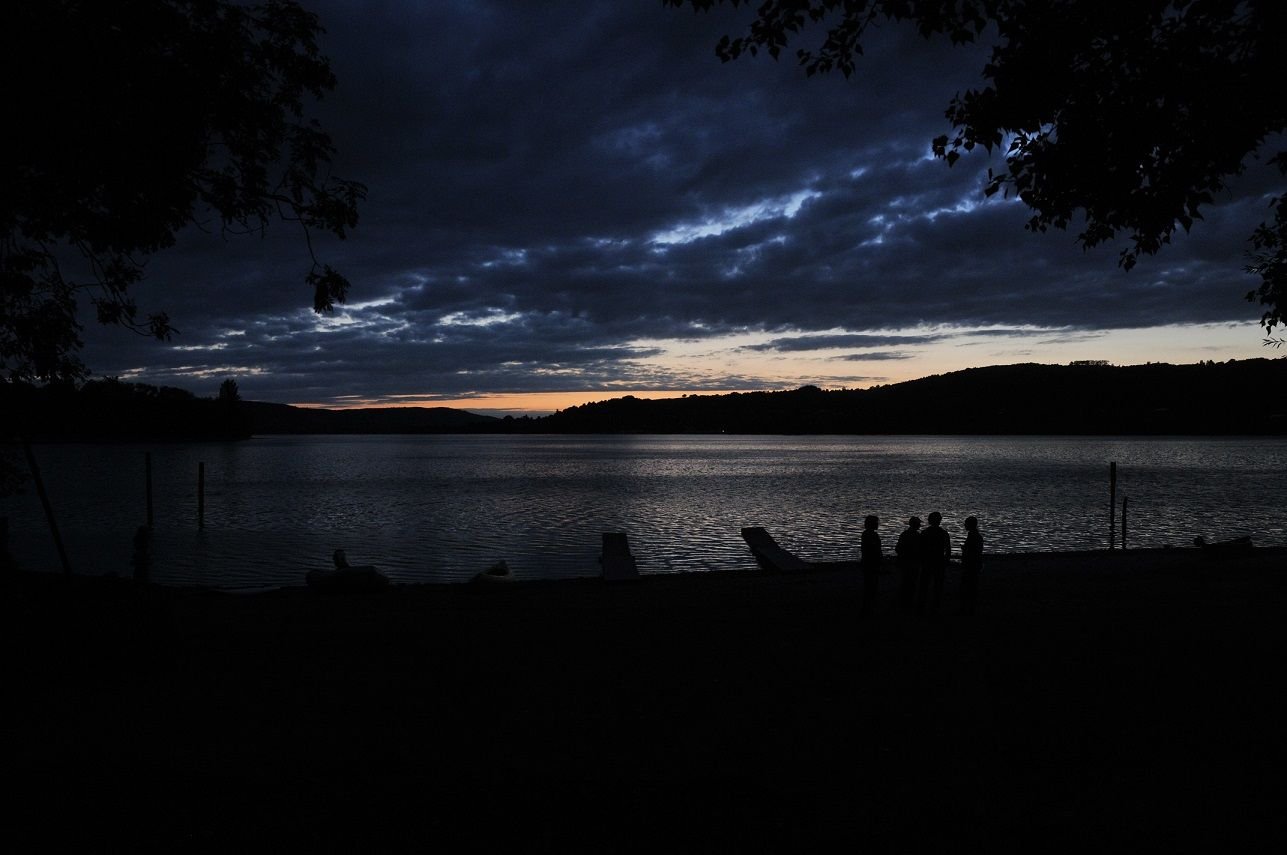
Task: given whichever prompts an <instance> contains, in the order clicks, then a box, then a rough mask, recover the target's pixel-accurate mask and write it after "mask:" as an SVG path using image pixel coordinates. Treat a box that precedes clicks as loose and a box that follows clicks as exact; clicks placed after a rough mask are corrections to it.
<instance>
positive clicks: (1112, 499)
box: [1108, 462, 1117, 550]
mask: <svg viewBox="0 0 1287 855" xmlns="http://www.w3.org/2000/svg"><path fill="white" fill-rule="evenodd" d="M1116 540H1117V463H1116V462H1113V463H1110V464H1108V548H1109V549H1110V550H1112V549H1115V548H1116V547H1117V543H1116Z"/></svg>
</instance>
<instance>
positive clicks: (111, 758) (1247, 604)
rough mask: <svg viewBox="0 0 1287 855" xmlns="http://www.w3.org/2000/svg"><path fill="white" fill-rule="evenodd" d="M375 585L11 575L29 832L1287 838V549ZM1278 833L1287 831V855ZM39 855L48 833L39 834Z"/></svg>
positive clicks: (1229, 843)
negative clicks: (962, 565) (865, 600)
mask: <svg viewBox="0 0 1287 855" xmlns="http://www.w3.org/2000/svg"><path fill="white" fill-rule="evenodd" d="M883 585H884V590H883V591H882V599H881V601H880V603H879V606H878V608H877V610H876V613H875V614H874V616H872V617H870V618H866V619H863V618H859V617H857V614H856V613H857V605H858V602H857V599H858V596H859V590H860V582H859V579H858V578H857V576H856V575H855V574H852V573H846V572H838V571H830V572H815V573H809V574H802V575H793V576H770V575H752V574H737V575H728V574H719V575H714V574H710V575H692V576H677V577H653V578H647V579H644V580H642V581H640V582H637V583H630V584H619V585H607V584H604V583H602V582H600V581H597V580H586V581H577V582H530V583H514V584H511V585H495V586H491V587H489V588H486V589H478V588H474V587H470V586H423V587H399V588H394V589H391V590H389V591H387V592H385V593H381V594H376V595H368V596H324V595H316V594H313V593H311V592H309V591H306V590H302V589H300V590H289V591H281V592H275V593H265V594H256V595H242V596H237V595H230V594H218V593H210V592H192V591H176V590H166V589H159V588H148V587H144V588H136V587H135V586H133V585H132V584H130V583H128V582H124V581H115V580H95V579H73V580H63V579H61V578H60V577H57V576H47V575H35V574H33V575H19V576H17V577H11V578H9V579H7V580H6V581H5V587H6V591H5V594H4V603H3V607H4V614H5V626H6V630H7V635H8V638H9V641H8V645H7V647H8V654H9V656H8V659H9V660H10V662H11V667H10V668H8V669H7V678H6V681H7V682H8V684H9V685H8V687H7V688H8V689H9V691H8V692H7V695H8V700H7V701H6V702H5V704H6V706H7V707H8V713H9V714H8V715H7V716H6V717H7V718H8V719H9V721H10V722H11V723H10V725H9V726H8V727H7V728H6V730H7V737H8V738H7V740H6V741H7V743H8V745H7V748H6V752H5V753H6V762H5V767H6V771H7V772H8V775H7V776H6V777H7V778H8V782H9V785H10V786H9V788H8V789H9V790H10V793H11V795H10V797H9V798H8V799H7V801H8V804H9V808H10V812H11V818H10V820H9V821H8V822H7V823H6V834H7V835H8V836H9V838H10V839H17V840H21V841H24V842H28V843H32V844H35V845H37V846H39V847H40V848H41V849H51V848H53V847H54V846H55V844H59V843H61V842H66V841H79V842H81V843H85V844H89V846H90V847H92V848H93V849H95V850H101V849H107V848H109V847H110V849H111V850H112V851H116V850H117V849H119V848H121V847H125V846H131V847H132V846H136V845H139V844H145V843H154V844H155V843H159V844H161V845H163V846H167V847H173V848H175V849H176V850H177V851H191V850H194V849H205V848H214V847H216V846H223V845H226V844H244V843H250V844H260V845H278V844H283V843H284V844H287V845H289V846H290V847H291V848H303V847H310V848H321V849H325V850H336V849H352V848H354V847H355V846H362V847H363V848H364V850H365V851H387V850H390V849H398V848H404V847H405V848H411V847H415V848H416V849H424V848H428V847H435V848H441V849H443V850H445V851H459V850H463V849H478V850H490V851H495V849H496V845H497V844H498V843H500V842H502V841H503V842H507V843H510V844H517V845H521V846H522V847H523V848H524V849H525V850H536V851H541V850H550V849H563V848H567V847H568V846H570V845H574V844H577V843H580V844H581V845H583V846H594V847H596V848H598V849H600V850H602V851H613V850H618V849H630V848H636V847H640V846H648V847H650V848H654V849H665V850H671V851H693V850H703V851H705V850H710V851H727V852H745V851H789V850H804V849H809V848H820V847H821V845H828V848H830V845H829V844H836V843H840V844H844V845H846V846H847V847H875V848H879V849H882V850H889V849H897V850H903V851H907V850H912V851H915V850H918V849H922V848H927V847H930V846H933V847H934V848H936V849H948V850H962V851H965V850H974V849H976V848H978V847H979V846H982V845H991V846H995V845H998V844H1009V845H1013V846H1022V847H1024V848H1029V849H1051V848H1058V849H1078V850H1085V851H1092V850H1104V849H1111V850H1135V849H1141V848H1143V849H1165V850H1169V851H1212V850H1229V849H1232V848H1235V847H1238V848H1241V847H1243V846H1245V845H1248V844H1250V843H1251V842H1252V841H1261V842H1267V841H1269V840H1274V841H1277V843H1281V841H1282V840H1283V839H1284V835H1283V832H1284V828H1285V821H1284V817H1285V816H1287V803H1285V802H1284V800H1283V794H1284V792H1285V791H1287V787H1284V784H1283V779H1284V776H1287V769H1285V768H1284V760H1285V759H1287V750H1285V749H1287V707H1285V706H1284V704H1283V700H1282V697H1283V695H1284V692H1283V691H1282V689H1283V685H1284V673H1287V667H1285V665H1287V662H1285V659H1287V657H1285V656H1284V653H1285V652H1287V621H1285V620H1284V618H1285V616H1287V550H1263V549H1261V550H1257V551H1256V552H1255V553H1254V554H1252V555H1250V556H1247V557H1239V558H1230V559H1227V560H1222V561H1212V560H1204V559H1203V557H1202V556H1200V555H1199V554H1197V553H1196V551H1195V550H1175V551H1169V552H1151V553H1143V552H1140V553H1129V554H1126V555H1122V554H1120V553H1118V554H1116V555H1112V556H1109V555H1107V554H1105V553H1098V554H1081V555H1045V556H1009V557H996V558H993V559H991V560H990V561H989V563H988V566H987V568H986V569H985V576H984V588H983V600H982V608H981V611H980V613H979V614H978V615H977V616H975V617H972V618H966V617H960V616H957V615H956V614H955V610H956V597H955V594H956V579H955V578H954V574H953V578H949V587H948V597H947V599H946V601H945V603H944V608H943V611H942V613H941V614H940V615H938V616H932V617H923V616H916V615H909V614H906V613H904V612H902V611H900V610H899V609H898V608H897V607H896V605H895V603H894V602H893V599H894V598H893V596H892V588H893V585H894V578H893V577H892V576H887V577H885V580H884V582H883ZM1277 843H1275V844H1274V846H1273V848H1275V849H1276V848H1277ZM23 851H29V850H23Z"/></svg>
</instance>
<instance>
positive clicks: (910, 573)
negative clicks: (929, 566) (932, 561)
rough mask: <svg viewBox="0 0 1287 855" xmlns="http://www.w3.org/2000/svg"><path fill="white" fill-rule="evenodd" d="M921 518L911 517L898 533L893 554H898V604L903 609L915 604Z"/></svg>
mask: <svg viewBox="0 0 1287 855" xmlns="http://www.w3.org/2000/svg"><path fill="white" fill-rule="evenodd" d="M920 535H921V518H920V517H912V518H911V519H909V520H908V521H907V528H905V529H903V531H902V534H900V535H898V543H897V544H895V545H894V554H896V555H897V556H898V604H899V605H901V606H902V607H903V608H905V609H911V608H912V607H913V606H915V605H916V577H917V576H918V575H919V574H920V570H921V545H920Z"/></svg>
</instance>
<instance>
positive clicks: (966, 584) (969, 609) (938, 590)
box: [862, 511, 983, 615]
mask: <svg viewBox="0 0 1287 855" xmlns="http://www.w3.org/2000/svg"><path fill="white" fill-rule="evenodd" d="M942 522H943V515H942V514H940V513H939V512H938V511H934V512H933V513H932V514H930V515H929V525H928V526H927V527H926V528H924V529H922V528H921V519H920V517H912V518H911V519H909V520H908V521H907V528H906V529H904V530H903V532H902V533H901V534H900V535H898V543H897V544H896V545H895V546H894V554H895V555H896V556H897V564H898V575H899V582H898V602H899V605H901V606H902V607H903V608H905V609H907V610H909V611H910V610H913V609H914V610H915V611H917V612H921V613H924V612H926V611H931V612H937V611H938V609H939V604H940V602H941V601H942V599H943V582H944V579H945V577H946V576H947V565H948V562H949V561H951V559H952V538H951V537H950V536H949V535H948V533H947V532H946V531H945V530H944V529H943V526H942ZM879 526H880V518H879V517H877V516H874V515H872V516H868V517H867V518H866V520H864V522H863V532H862V571H863V597H862V611H863V613H864V614H867V613H869V612H870V611H871V610H872V608H873V607H874V606H875V604H876V592H877V589H878V587H879V579H880V565H881V560H882V558H883V554H882V552H881V543H880V535H879V534H878V533H877V531H876V529H877V528H878V527H879ZM982 572H983V536H982V535H981V534H979V520H978V518H977V517H966V518H965V543H964V544H962V546H961V614H966V615H972V614H974V611H975V609H976V608H977V607H978V599H979V576H980V575H981V574H982Z"/></svg>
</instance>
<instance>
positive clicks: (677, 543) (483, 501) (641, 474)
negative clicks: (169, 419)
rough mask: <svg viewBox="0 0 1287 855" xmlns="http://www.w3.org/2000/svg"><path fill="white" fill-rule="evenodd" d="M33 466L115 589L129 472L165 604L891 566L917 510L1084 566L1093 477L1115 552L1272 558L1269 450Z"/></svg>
mask: <svg viewBox="0 0 1287 855" xmlns="http://www.w3.org/2000/svg"><path fill="white" fill-rule="evenodd" d="M35 451H36V455H37V458H38V461H39V463H40V466H41V468H42V471H43V473H44V476H45V480H46V482H47V485H48V490H49V494H50V499H51V501H52V504H53V507H54V510H55V512H56V514H57V519H58V523H59V525H60V527H61V529H62V531H63V534H64V539H65V540H66V542H67V544H68V552H69V554H70V558H71V561H72V564H73V567H74V569H75V570H76V572H80V573H104V572H112V571H114V572H117V573H120V574H122V575H128V574H129V572H130V565H129V562H130V556H131V547H130V540H131V536H132V534H133V531H134V529H135V528H136V527H137V526H138V525H140V524H141V523H143V522H144V521H145V478H144V452H145V451H150V452H151V455H152V471H153V485H154V486H153V489H154V510H155V532H156V534H155V540H154V549H153V555H154V559H153V578H154V579H155V580H156V581H161V582H168V583H175V584H201V585H211V586H219V587H243V586H244V587H254V586H275V585H295V584H302V582H303V578H304V574H305V573H306V572H308V571H309V570H310V569H314V568H318V567H328V566H330V555H331V552H332V551H333V550H335V549H337V548H343V549H345V550H346V551H347V553H348V556H349V559H350V561H351V562H352V563H354V564H368V563H371V564H376V565H378V566H380V567H381V568H382V569H384V570H385V571H386V572H387V573H388V574H389V575H390V577H391V578H393V579H394V580H395V581H402V582H416V581H426V582H427V581H435V582H437V581H461V580H465V579H467V578H469V577H470V576H472V575H473V574H474V573H476V572H478V571H480V570H483V569H485V568H486V567H488V566H489V565H491V564H492V563H494V562H496V561H498V560H500V559H505V560H506V561H508V562H509V565H510V567H511V568H513V570H514V572H515V574H516V575H517V576H518V577H520V578H549V577H573V576H592V575H595V574H596V573H597V570H598V565H597V557H598V554H599V546H600V533H601V532H605V531H625V532H628V533H629V536H630V544H631V547H632V550H633V551H634V553H635V555H636V557H637V559H638V564H639V568H640V570H641V572H644V573H683V572H697V571H705V570H751V569H753V568H754V566H755V565H754V562H753V560H752V558H751V555H750V552H749V551H748V550H747V548H746V546H745V544H744V543H743V541H742V539H741V537H740V534H739V530H740V529H741V528H742V527H743V526H750V525H761V526H765V527H766V528H767V529H768V530H769V531H770V532H771V533H772V534H773V535H774V536H775V537H776V538H777V540H778V542H779V543H781V544H782V545H783V546H784V547H786V548H788V549H792V550H793V551H796V552H798V553H799V554H801V555H802V556H804V557H806V558H811V559H815V560H843V559H853V558H856V557H857V539H858V532H859V530H860V529H861V525H862V516H863V515H865V514H868V513H875V514H878V515H879V516H880V517H881V520H882V524H881V533H882V536H883V538H884V541H885V546H886V548H887V549H889V548H891V547H892V545H893V542H894V540H895V539H896V537H897V534H898V532H899V531H900V530H901V529H902V527H903V524H904V523H905V521H906V519H907V517H909V516H910V515H912V514H916V515H918V516H920V517H922V518H924V517H925V516H926V515H927V514H928V513H929V512H930V511H933V510H939V511H941V512H942V513H943V516H944V526H945V527H946V528H947V529H948V531H949V532H950V533H951V534H952V538H953V542H954V544H955V545H956V546H957V547H958V548H959V545H960V541H961V540H962V539H963V537H964V531H963V529H962V526H961V521H962V520H963V519H964V518H965V517H966V516H968V515H970V514H974V515H975V516H977V517H978V518H979V520H980V527H981V530H982V532H983V536H984V539H985V542H986V545H987V549H988V551H1002V552H1010V551H1031V550H1038V551H1039V550H1069V549H1093V548H1103V547H1106V546H1107V542H1108V512H1109V501H1108V495H1109V493H1108V470H1109V461H1116V462H1117V464H1118V492H1117V496H1118V501H1119V505H1120V501H1121V499H1122V498H1123V497H1129V500H1130V506H1129V507H1130V515H1129V532H1128V537H1129V541H1128V543H1129V545H1131V546H1141V547H1142V546H1163V545H1168V544H1171V545H1182V544H1184V545H1187V544H1188V543H1190V542H1191V541H1192V539H1193V536H1194V535H1195V534H1203V535H1206V536H1207V537H1208V539H1220V538H1224V537H1231V536H1236V535H1242V534H1250V535H1252V536H1253V537H1254V538H1255V540H1256V542H1257V543H1262V544H1277V545H1287V526H1285V524H1284V520H1283V509H1284V508H1287V478H1284V477H1283V474H1284V472H1287V439H1284V438H1241V439H1205V438H1203V439H1188V438H1179V439H1177V438H1135V437H1132V438H1120V439H1119V438H1082V437H1070V438H1059V437H1055V438H1051V437H779V436H755V437H746V436H738V437H723V436H720V437H715V436H697V437H690V436H678V437H676V436H537V437H527V436H525V437H504V436H394V437H390V436H356V437H348V436H346V437H260V438H256V439H253V440H249V441H247V442H241V443H228V444H197V443H194V444H181V445H157V446H150V447H144V446H138V445H88V444H86V445H54V446H37V447H36V449H35ZM199 461H202V462H204V463H205V465H206V497H205V498H206V513H205V528H204V530H202V531H198V529H197V495H196V493H197V491H196V482H197V464H198V462H199ZM0 513H2V514H5V515H7V516H9V517H10V527H11V537H10V540H11V549H12V551H13V553H14V556H15V557H16V558H17V559H18V561H19V562H20V564H21V565H22V566H24V567H29V568H33V569H46V568H48V569H54V568H56V567H57V566H58V561H57V557H56V553H55V552H54V549H53V547H52V545H51V543H50V539H49V536H48V532H47V529H46V526H45V523H44V520H43V516H42V514H41V510H40V505H39V502H38V501H37V499H36V496H35V491H34V489H31V488H30V485H29V488H28V490H27V494H26V495H22V496H16V497H7V498H3V499H0Z"/></svg>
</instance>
